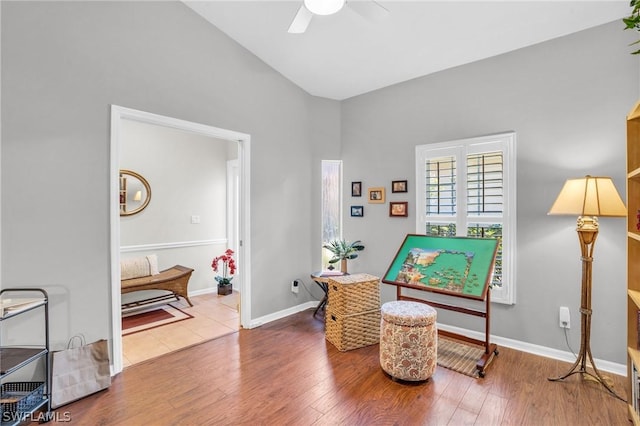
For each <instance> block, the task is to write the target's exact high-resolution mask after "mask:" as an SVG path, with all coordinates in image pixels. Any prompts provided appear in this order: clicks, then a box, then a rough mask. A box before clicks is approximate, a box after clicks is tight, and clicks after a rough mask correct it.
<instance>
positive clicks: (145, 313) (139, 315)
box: [122, 305, 193, 336]
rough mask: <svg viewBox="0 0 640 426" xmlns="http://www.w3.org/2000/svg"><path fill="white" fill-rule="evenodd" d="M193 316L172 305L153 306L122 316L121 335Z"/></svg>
mask: <svg viewBox="0 0 640 426" xmlns="http://www.w3.org/2000/svg"><path fill="white" fill-rule="evenodd" d="M189 318H193V316H191V315H189V314H188V313H186V312H184V311H182V310H181V309H178V308H176V307H175V306H172V305H162V306H153V307H150V308H146V309H144V310H137V311H134V312H130V313H126V314H123V316H122V335H123V336H126V335H128V334H133V333H138V332H140V331H145V330H149V329H152V328H156V327H162V326H163V325H167V324H173V323H175V322H178V321H184V320H187V319H189Z"/></svg>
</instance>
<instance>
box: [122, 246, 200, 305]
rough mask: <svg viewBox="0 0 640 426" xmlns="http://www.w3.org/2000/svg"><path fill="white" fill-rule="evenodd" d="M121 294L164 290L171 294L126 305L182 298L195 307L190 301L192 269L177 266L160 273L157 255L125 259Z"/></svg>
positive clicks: (123, 261)
mask: <svg viewBox="0 0 640 426" xmlns="http://www.w3.org/2000/svg"><path fill="white" fill-rule="evenodd" d="M120 271H121V275H120V278H121V281H120V283H121V293H122V294H125V293H132V292H134V291H141V290H164V291H168V292H170V293H171V294H168V295H164V296H158V297H153V298H150V299H145V300H144V301H142V302H134V303H129V304H126V305H124V304H123V307H131V305H140V304H144V303H151V302H156V301H159V300H166V299H169V298H176V299H178V297H182V298H184V299H185V300H186V301H187V303H188V304H189V306H193V303H191V300H189V293H188V290H187V286H188V284H189V278H191V274H192V273H193V269H192V268H187V267H186V266H182V265H175V266H173V267H171V268H169V269H165V270H163V271H158V267H157V257H156V256H155V255H150V256H145V257H141V258H135V259H123V260H122V262H121V265H120Z"/></svg>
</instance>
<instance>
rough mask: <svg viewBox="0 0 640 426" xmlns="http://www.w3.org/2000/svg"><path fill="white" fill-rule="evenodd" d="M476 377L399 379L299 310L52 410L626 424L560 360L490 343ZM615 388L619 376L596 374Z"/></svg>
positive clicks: (158, 417) (109, 415) (130, 416)
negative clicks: (339, 344) (495, 349)
mask: <svg viewBox="0 0 640 426" xmlns="http://www.w3.org/2000/svg"><path fill="white" fill-rule="evenodd" d="M499 349H500V355H499V356H498V357H497V358H496V359H495V360H494V361H493V363H492V364H491V366H490V367H489V368H488V369H487V374H486V377H485V378H483V379H474V378H471V377H468V376H464V375H462V374H459V373H455V372H453V371H450V370H447V369H445V368H441V367H438V368H436V372H435V374H434V376H433V377H432V378H431V380H429V381H428V382H426V383H420V384H403V383H398V382H395V381H393V380H391V379H390V378H389V377H388V376H387V375H385V373H384V372H383V371H382V370H381V369H380V365H379V360H378V356H379V355H378V346H377V345H373V346H368V347H365V348H361V349H356V350H353V351H348V352H339V351H338V350H337V349H336V348H335V347H334V346H333V345H332V344H331V343H329V342H327V341H326V340H325V338H324V325H323V323H322V321H321V320H320V319H314V317H313V316H312V311H304V312H301V313H299V314H296V315H292V316H290V317H287V318H284V319H281V320H278V321H274V322H272V323H268V324H265V325H263V326H262V327H259V328H256V329H252V330H240V332H238V333H233V334H229V335H226V336H223V337H220V338H218V339H216V340H212V341H208V342H205V343H202V344H199V345H196V346H192V347H189V348H187V349H183V350H180V351H177V352H173V353H170V354H168V355H163V356H161V357H158V358H155V359H152V360H150V361H145V362H142V363H140V364H136V365H134V366H131V367H129V368H127V369H125V370H124V372H122V373H121V374H119V375H118V376H116V377H114V379H113V383H112V385H111V387H110V388H109V389H108V390H107V391H103V392H100V393H98V394H95V395H92V396H90V397H87V398H85V399H83V400H81V401H78V402H75V403H72V404H69V405H67V406H64V407H60V408H58V410H57V411H59V412H61V414H62V413H66V414H67V415H68V417H69V418H70V419H71V423H72V424H78V425H127V426H132V425H491V426H493V425H518V426H520V425H558V426H571V425H576V426H577V425H581V426H582V425H625V426H626V425H629V424H630V423H629V422H628V420H627V416H626V404H625V403H624V402H622V401H620V400H618V399H616V398H614V397H612V396H610V395H609V394H608V393H607V392H606V391H605V390H604V388H603V387H602V386H600V385H598V384H595V383H591V382H587V381H584V382H583V381H581V380H580V378H579V377H577V376H572V377H571V378H569V379H567V380H566V381H565V382H549V381H548V380H547V378H548V377H553V376H558V375H560V374H562V373H564V372H566V370H567V369H568V368H569V366H570V365H569V364H568V363H565V362H560V361H556V360H552V359H549V358H543V357H539V356H535V355H531V354H527V353H524V352H519V351H516V350H512V349H509V348H504V347H501V348H499ZM606 375H607V376H608V377H610V378H611V379H612V380H613V383H614V389H616V391H618V392H619V393H620V394H621V395H622V396H625V391H624V380H625V379H624V378H623V377H621V376H616V375H610V374H606Z"/></svg>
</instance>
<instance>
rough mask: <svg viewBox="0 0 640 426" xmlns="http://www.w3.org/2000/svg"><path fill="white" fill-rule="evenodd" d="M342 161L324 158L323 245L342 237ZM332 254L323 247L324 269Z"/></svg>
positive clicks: (327, 265)
mask: <svg viewBox="0 0 640 426" xmlns="http://www.w3.org/2000/svg"><path fill="white" fill-rule="evenodd" d="M341 200H342V161H337V160H322V205H321V212H322V245H324V244H325V243H328V242H330V241H332V240H335V239H339V238H341V237H342V215H341V214H340V212H341V211H342V202H341ZM331 257H332V254H331V252H329V251H328V250H326V249H322V269H327V268H328V267H329V259H331Z"/></svg>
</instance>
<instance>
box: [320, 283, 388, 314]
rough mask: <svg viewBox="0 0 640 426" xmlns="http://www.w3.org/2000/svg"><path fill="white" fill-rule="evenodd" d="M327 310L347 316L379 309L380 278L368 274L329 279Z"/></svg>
mask: <svg viewBox="0 0 640 426" xmlns="http://www.w3.org/2000/svg"><path fill="white" fill-rule="evenodd" d="M329 309H331V311H332V312H333V313H334V314H338V315H349V314H356V313H360V312H368V311H372V310H374V309H377V310H379V309H380V278H378V277H375V276H373V275H369V274H353V275H343V276H338V277H332V278H329Z"/></svg>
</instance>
